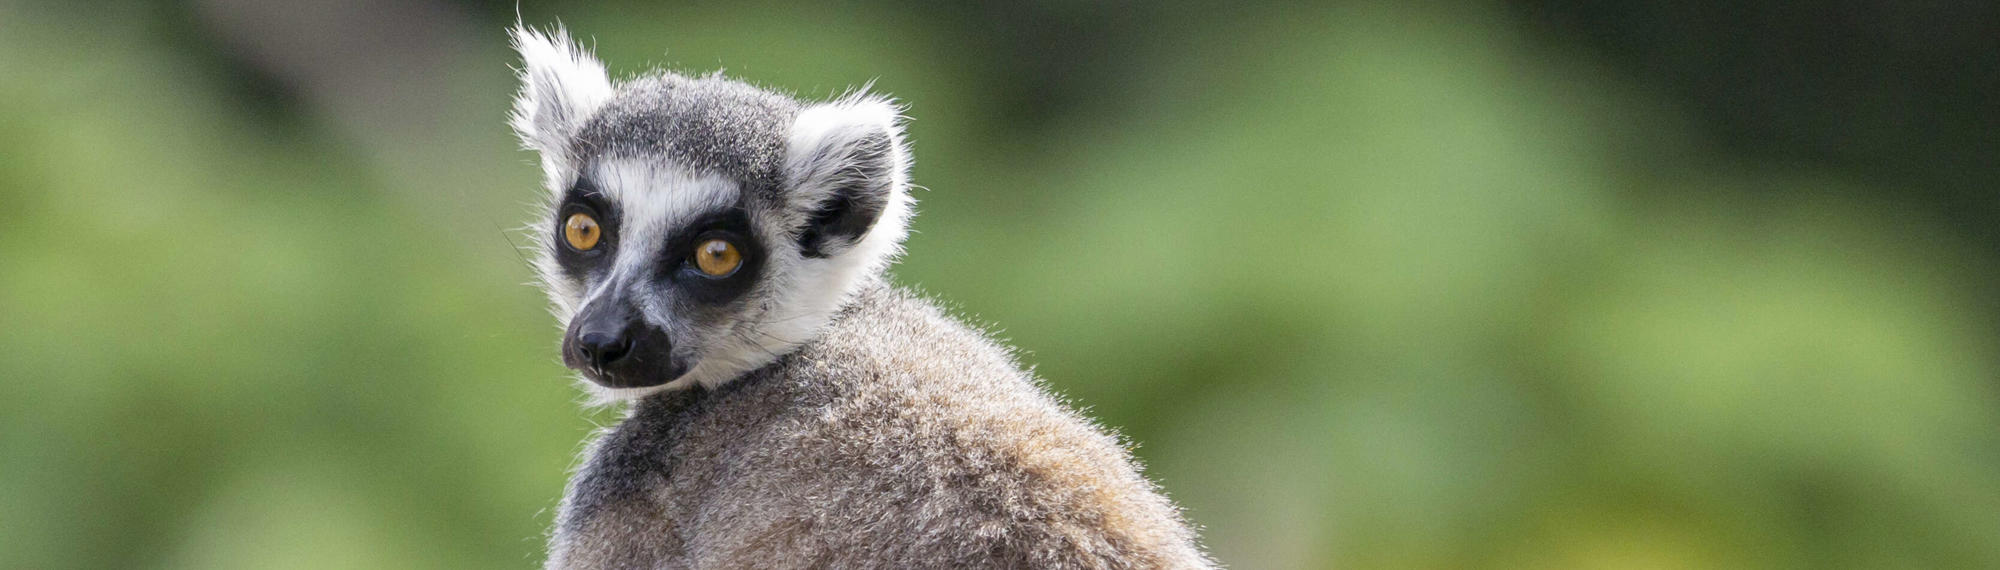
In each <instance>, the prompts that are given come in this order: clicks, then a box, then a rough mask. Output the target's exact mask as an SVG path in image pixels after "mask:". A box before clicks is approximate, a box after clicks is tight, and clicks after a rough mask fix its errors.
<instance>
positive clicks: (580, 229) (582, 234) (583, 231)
mask: <svg viewBox="0 0 2000 570" xmlns="http://www.w3.org/2000/svg"><path fill="white" fill-rule="evenodd" d="M601 237H604V231H603V229H601V228H599V227H597V218H592V217H590V214H585V213H582V212H578V213H575V214H570V215H569V219H568V220H565V221H563V239H564V240H565V241H568V242H569V246H570V247H574V248H576V250H577V251H590V248H593V247H597V240H598V238H601Z"/></svg>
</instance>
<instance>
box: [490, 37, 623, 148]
mask: <svg viewBox="0 0 2000 570" xmlns="http://www.w3.org/2000/svg"><path fill="white" fill-rule="evenodd" d="M508 34H509V35H511V36H513V43H514V49H515V51H519V52H521V92H520V94H519V95H516V96H515V98H514V113H513V115H512V116H511V117H510V118H511V119H512V120H511V123H512V124H513V126H514V134H516V135H519V136H520V137H521V144H522V145H524V146H526V147H528V148H531V149H534V150H536V151H538V152H540V153H542V163H543V165H544V167H545V168H546V167H548V166H551V163H552V162H553V161H555V160H556V159H557V158H558V157H560V156H561V155H562V154H563V153H564V152H566V151H567V149H568V145H569V139H570V137H571V136H573V135H575V134H576V129H577V128H579V127H581V126H583V122H584V121H585V120H586V119H589V118H590V114H591V113H593V112H595V111H596V110H597V108H598V107H599V106H601V105H603V104H604V102H605V101H608V100H610V99H611V94H612V90H611V79H610V77H609V76H608V75H606V74H605V72H604V64H603V63H599V62H598V61H597V59H596V58H594V57H591V56H590V54H589V53H587V52H585V51H583V48H582V47H580V46H578V45H576V43H575V42H573V41H571V40H570V39H569V34H568V33H567V32H565V31H564V30H563V29H562V28H561V27H560V26H558V27H557V28H556V29H555V30H554V31H553V32H548V33H544V32H541V31H537V30H534V29H530V28H527V27H524V26H520V25H515V26H514V28H513V29H510V30H508Z"/></svg>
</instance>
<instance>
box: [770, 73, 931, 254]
mask: <svg viewBox="0 0 2000 570" xmlns="http://www.w3.org/2000/svg"><path fill="white" fill-rule="evenodd" d="M901 115H902V113H901V109H900V108H898V107H897V106H896V104H895V103H893V102H891V101H889V100H888V99H886V98H882V97H876V96H871V95H866V94H862V93H858V94H855V95H851V96H848V97H844V98H841V99H840V100H837V101H833V102H829V103H821V104H817V105H813V106H811V107H808V108H806V109H805V110H804V111H801V112H800V113H799V116H798V119H797V120H796V121H794V122H793V123H792V130H791V138H790V140H789V141H788V142H787V146H786V148H785V188H786V190H787V192H786V195H787V197H786V203H787V209H788V210H790V211H791V212H793V213H794V215H795V216H796V218H795V219H796V220H797V221H798V222H799V225H798V227H799V228H800V229H799V236H798V239H799V247H800V251H802V252H804V253H805V255H806V256H807V257H832V256H835V255H838V254H841V253H843V252H846V251H847V250H848V249H850V248H852V247H854V246H855V245H856V244H859V243H861V242H863V241H864V240H867V241H870V242H871V243H872V244H873V245H874V246H875V248H877V249H882V250H884V251H882V254H883V255H882V256H883V257H886V256H887V255H888V254H890V253H892V251H893V249H894V248H895V247H896V245H897V244H898V243H900V242H901V241H902V238H903V231H904V228H903V224H904V218H905V217H906V216H907V215H908V211H909V204H908V202H909V192H908V190H907V189H906V186H907V184H908V178H909V177H908V174H907V170H908V165H909V163H910V157H909V155H910V153H909V149H908V147H906V146H905V145H904V143H903V127H902V124H901ZM878 226H880V227H878ZM878 230H879V231H878ZM871 231H872V232H873V233H872V234H871ZM871 235H875V236H880V237H877V238H875V239H869V238H870V237H871Z"/></svg>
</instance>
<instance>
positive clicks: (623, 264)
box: [565, 158, 762, 402]
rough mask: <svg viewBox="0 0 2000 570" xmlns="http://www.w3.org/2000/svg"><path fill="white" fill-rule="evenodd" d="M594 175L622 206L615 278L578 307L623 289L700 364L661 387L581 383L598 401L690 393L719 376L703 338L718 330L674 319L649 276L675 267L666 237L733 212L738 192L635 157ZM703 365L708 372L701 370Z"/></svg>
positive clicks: (601, 165) (717, 179)
mask: <svg viewBox="0 0 2000 570" xmlns="http://www.w3.org/2000/svg"><path fill="white" fill-rule="evenodd" d="M590 177H591V180H592V181H593V182H595V183H596V185H597V188H598V190H599V191H600V192H602V193H603V194H604V199H605V200H606V201H609V202H611V203H614V204H617V206H618V209H619V219H618V234H617V241H616V247H617V250H616V251H615V252H613V257H612V264H611V271H610V274H609V275H607V276H606V277H605V279H604V280H603V282H601V283H598V284H597V285H596V286H595V287H593V288H592V289H591V290H590V291H588V292H586V293H585V294H584V295H583V296H582V297H581V298H579V299H577V300H576V302H575V306H577V307H582V306H584V305H587V304H589V303H590V301H591V300H592V299H595V298H597V297H599V296H603V295H605V294H606V293H608V292H609V291H610V288H611V287H624V288H625V293H626V294H627V295H628V296H629V298H631V299H635V300H637V301H638V302H639V310H640V313H641V314H642V315H644V316H645V319H646V321H647V322H648V323H650V324H651V325H653V326H654V327H658V328H659V329H660V330H663V331H666V332H667V334H668V336H669V337H670V338H672V339H673V342H674V344H675V348H674V350H675V351H676V353H679V354H682V355H684V356H689V357H693V358H695V359H696V365H695V367H694V368H693V369H691V370H689V372H688V374H686V375H684V376H682V377H681V378H679V379H676V380H674V381H673V382H669V383H667V384H664V385H660V386H650V387H645V388H607V387H603V386H599V385H597V384H595V383H589V382H584V383H583V385H584V386H586V387H588V388H589V389H590V391H591V392H592V394H593V399H595V400H597V401H600V402H608V401H616V400H623V399H631V398H640V397H644V396H646V395H648V394H653V393H655V392H659V391H661V390H667V389H675V388H682V387H686V386H688V385H690V384H692V383H695V382H698V381H700V380H701V379H702V378H704V377H705V376H706V375H709V374H715V373H718V372H714V371H712V370H714V367H712V366H706V365H705V364H704V363H706V362H708V361H709V360H710V359H711V358H712V356H711V353H713V352H716V351H715V350H714V349H713V348H711V347H709V346H708V345H709V344H710V342H709V339H708V338H707V337H710V336H714V335H713V334H705V333H711V332H714V331H702V330H699V329H696V328H693V327H690V326H688V324H687V323H686V322H684V320H682V319H676V318H674V315H673V314H672V313H671V312H672V310H673V309H672V307H670V306H669V303H668V302H667V295H665V294H664V292H662V291H657V290H654V289H653V287H656V286H657V282H656V281H655V280H653V279H650V278H648V277H647V276H648V275H653V274H656V273H658V271H659V269H660V267H659V264H661V263H669V262H670V261H667V260H663V259H662V258H661V251H660V248H662V247H665V245H666V242H667V240H668V238H670V237H672V236H673V235H674V234H675V232H677V231H679V230H680V229H681V228H683V227H685V226H687V225H688V224H689V223H691V222H693V221H694V220H695V219H696V218H698V217H700V216H702V215H704V214H708V213H712V212H715V211H718V210H724V209H728V208H732V207H735V205H736V204H737V203H738V199H739V197H740V196H741V193H742V190H741V188H740V187H739V186H738V185H737V183H735V182H733V181H731V180H729V179H727V178H723V177H721V176H716V175H712V174H700V175H698V174H694V173H693V172H691V171H689V170H688V169H686V168H683V167H680V166H677V165H670V164H660V163H655V162H651V161H646V160H640V159H631V158H615V159H607V160H603V161H600V162H598V163H597V164H596V165H595V166H593V167H592V168H591V172H590ZM565 325H567V323H565ZM683 351H686V352H683ZM723 360H724V361H727V360H729V359H728V358H726V357H725V358H724V359H723ZM761 365H762V363H758V366H761ZM705 367H706V368H708V369H709V370H704V368H705ZM748 370H749V369H747V368H746V369H742V370H735V371H733V372H731V374H732V377H733V376H734V375H738V374H741V373H742V372H745V371H748Z"/></svg>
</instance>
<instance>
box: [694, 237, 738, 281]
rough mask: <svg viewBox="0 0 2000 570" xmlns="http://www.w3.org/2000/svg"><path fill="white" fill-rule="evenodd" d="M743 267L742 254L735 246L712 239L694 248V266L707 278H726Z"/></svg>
mask: <svg viewBox="0 0 2000 570" xmlns="http://www.w3.org/2000/svg"><path fill="white" fill-rule="evenodd" d="M742 265H743V252H740V251H737V250H736V244H733V243H729V242H728V241H725V240H719V239H712V240H708V241H704V242H701V245H697V246H695V247H694V266H695V268H696V269H700V270H701V272H702V273H706V274H708V276H709V277H727V276H729V274H731V273H735V272H736V268H737V267H741V266H742Z"/></svg>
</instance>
